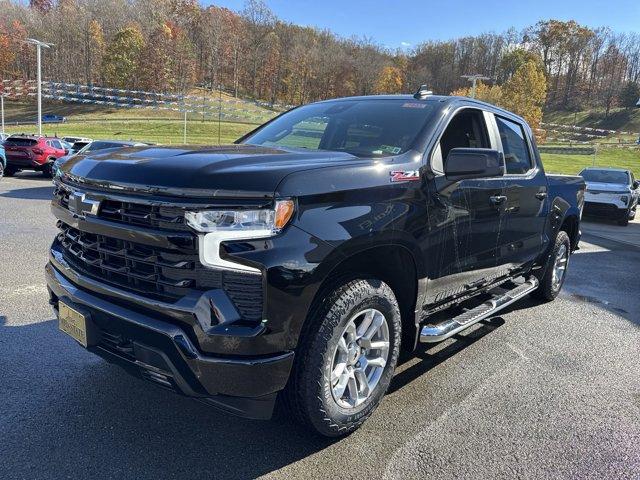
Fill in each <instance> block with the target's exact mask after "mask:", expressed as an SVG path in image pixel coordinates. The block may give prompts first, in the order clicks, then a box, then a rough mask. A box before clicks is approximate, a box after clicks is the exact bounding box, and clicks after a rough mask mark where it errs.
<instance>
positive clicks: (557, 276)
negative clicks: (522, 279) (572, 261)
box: [531, 231, 571, 301]
mask: <svg viewBox="0 0 640 480" xmlns="http://www.w3.org/2000/svg"><path fill="white" fill-rule="evenodd" d="M570 255H571V241H570V240H569V235H567V232H565V231H560V232H558V235H557V236H556V242H555V245H554V247H553V251H552V252H551V255H550V256H549V259H548V260H547V266H546V269H545V273H544V276H543V277H542V279H540V286H539V287H538V288H537V289H536V290H535V291H534V292H533V293H532V294H531V295H532V296H534V297H536V298H539V299H541V300H547V301H551V300H555V298H556V297H557V296H558V294H559V293H560V290H561V289H562V285H563V284H564V280H565V277H566V274H567V267H568V266H569V257H570Z"/></svg>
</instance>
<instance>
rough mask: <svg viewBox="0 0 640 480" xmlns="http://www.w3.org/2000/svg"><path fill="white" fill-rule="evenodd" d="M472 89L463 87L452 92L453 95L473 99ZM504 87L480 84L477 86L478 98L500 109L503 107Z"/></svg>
mask: <svg viewBox="0 0 640 480" xmlns="http://www.w3.org/2000/svg"><path fill="white" fill-rule="evenodd" d="M471 90H472V87H462V88H459V89H457V90H454V91H453V92H451V95H456V96H459V97H471ZM502 95H503V92H502V87H500V86H499V85H487V84H486V83H484V82H478V83H477V84H476V96H475V98H477V99H478V100H481V101H483V102H487V103H491V104H492V105H496V106H498V107H501V106H502Z"/></svg>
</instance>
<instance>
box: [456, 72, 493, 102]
mask: <svg viewBox="0 0 640 480" xmlns="http://www.w3.org/2000/svg"><path fill="white" fill-rule="evenodd" d="M462 78H466V79H467V81H469V82H472V84H471V98H476V83H477V82H478V80H491V77H485V76H484V75H480V74H479V73H476V74H474V75H462Z"/></svg>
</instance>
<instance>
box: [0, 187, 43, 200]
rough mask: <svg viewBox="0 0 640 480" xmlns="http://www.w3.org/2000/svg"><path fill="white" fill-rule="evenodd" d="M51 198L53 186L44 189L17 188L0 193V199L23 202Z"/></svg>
mask: <svg viewBox="0 0 640 480" xmlns="http://www.w3.org/2000/svg"><path fill="white" fill-rule="evenodd" d="M52 196H53V185H51V184H49V186H46V187H31V188H19V189H15V190H9V191H8V192H2V193H0V197H4V198H19V199H23V200H51V197H52Z"/></svg>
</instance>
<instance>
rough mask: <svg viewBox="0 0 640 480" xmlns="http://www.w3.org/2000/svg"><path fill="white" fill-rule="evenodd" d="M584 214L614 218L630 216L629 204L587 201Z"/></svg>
mask: <svg viewBox="0 0 640 480" xmlns="http://www.w3.org/2000/svg"><path fill="white" fill-rule="evenodd" d="M583 214H584V215H586V216H595V217H605V218H610V219H612V220H618V219H624V218H625V217H628V216H629V206H627V205H624V204H622V202H619V204H618V203H606V202H593V201H585V203H584V210H583Z"/></svg>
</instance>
